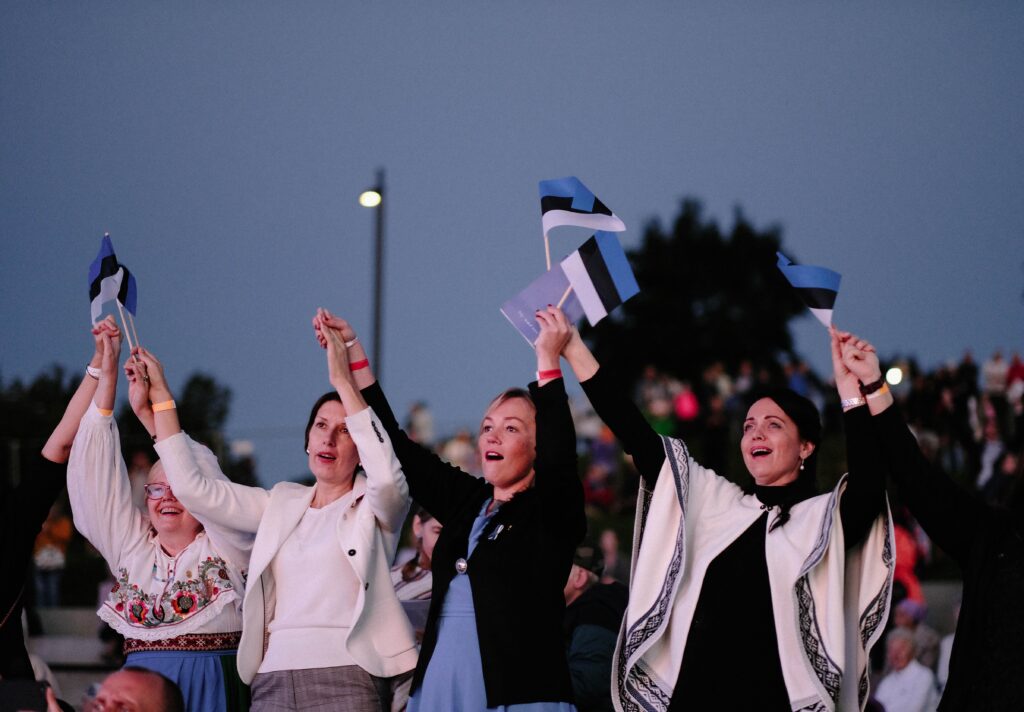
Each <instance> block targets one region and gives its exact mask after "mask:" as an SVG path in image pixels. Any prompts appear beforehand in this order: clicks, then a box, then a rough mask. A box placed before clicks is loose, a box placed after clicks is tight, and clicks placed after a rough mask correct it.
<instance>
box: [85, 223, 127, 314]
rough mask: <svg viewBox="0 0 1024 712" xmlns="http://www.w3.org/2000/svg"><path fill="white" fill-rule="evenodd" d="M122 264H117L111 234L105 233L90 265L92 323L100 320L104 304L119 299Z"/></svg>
mask: <svg viewBox="0 0 1024 712" xmlns="http://www.w3.org/2000/svg"><path fill="white" fill-rule="evenodd" d="M121 278H122V272H121V266H120V265H118V264H117V255H115V254H114V245H113V244H112V243H111V242H110V235H104V236H103V241H102V242H101V243H100V251H99V253H98V254H97V255H96V259H94V260H93V261H92V264H91V265H89V300H90V301H91V303H92V306H91V309H92V325H93V326H96V323H97V322H98V321H99V320H100V315H101V314H102V313H103V305H104V304H106V303H107V302H109V301H110V300H111V299H117V296H118V294H119V292H120V291H121Z"/></svg>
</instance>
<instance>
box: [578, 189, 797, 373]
mask: <svg viewBox="0 0 1024 712" xmlns="http://www.w3.org/2000/svg"><path fill="white" fill-rule="evenodd" d="M781 245H782V236H781V230H780V229H779V228H778V227H769V228H767V229H765V230H757V229H755V228H754V227H753V226H752V225H751V224H750V223H749V222H748V221H747V220H746V218H745V217H744V216H743V214H742V212H741V211H740V210H738V209H737V211H736V213H735V219H734V224H733V227H732V230H731V231H730V232H729V234H724V233H723V232H722V231H721V230H720V229H719V227H718V224H717V223H716V222H714V221H713V220H709V219H705V218H704V216H703V215H702V207H701V204H700V203H699V202H698V201H696V200H693V199H687V200H684V201H683V203H682V209H681V211H680V214H679V216H678V217H677V218H676V220H675V223H674V224H673V226H672V230H671V232H668V233H666V232H665V231H664V230H663V229H662V227H661V225H660V224H659V223H658V222H657V221H653V222H651V223H650V224H648V226H647V227H646V229H645V230H644V235H643V241H642V243H641V246H640V247H639V248H638V249H635V250H631V251H628V252H627V254H628V256H629V258H630V262H631V263H632V265H633V270H634V272H635V274H636V278H637V281H638V282H639V284H640V289H641V291H640V294H638V295H636V296H635V297H633V298H632V299H631V300H630V301H628V302H626V304H625V305H624V306H623V307H622V308H621V309H620V310H619V312H617V313H616V314H615V315H613V317H611V318H608V319H605V320H604V321H602V322H601V323H600V324H598V325H597V327H593V328H587V329H585V330H584V335H585V336H586V337H587V339H588V340H589V341H590V342H591V344H592V346H593V348H594V351H595V354H596V355H597V357H598V358H599V359H600V361H601V363H602V364H605V365H608V366H611V367H612V368H615V369H617V370H618V371H619V372H621V373H623V374H625V375H626V376H627V377H628V378H629V380H630V381H631V382H632V381H635V380H636V378H637V377H638V376H639V374H640V372H641V370H642V369H643V367H644V366H646V365H653V366H655V367H656V368H657V369H658V370H660V371H663V372H665V373H669V374H672V375H674V376H677V377H680V378H691V379H694V378H696V377H697V375H698V374H700V373H701V372H702V371H703V369H704V368H706V367H707V366H708V365H710V364H712V363H714V362H716V361H721V362H722V363H723V364H724V365H725V366H726V368H728V369H730V370H733V371H734V370H735V369H736V367H737V366H738V364H739V363H740V362H741V361H743V360H745V359H749V360H750V361H752V362H753V363H754V364H755V365H771V364H775V363H777V361H778V357H779V355H780V354H782V353H792V346H793V340H792V337H791V335H790V333H789V327H788V323H789V320H790V319H791V318H792V317H793V316H795V315H797V314H800V313H802V312H803V310H804V307H803V305H802V304H801V303H800V301H799V299H798V298H797V297H796V295H795V294H794V292H793V289H792V288H791V287H790V286H789V283H788V282H787V281H786V279H785V278H784V277H783V276H782V275H781V273H780V272H779V271H778V269H776V266H775V264H776V262H777V257H776V254H775V253H776V252H777V251H778V250H780V249H781ZM789 256H790V257H791V258H794V259H795V256H794V255H789Z"/></svg>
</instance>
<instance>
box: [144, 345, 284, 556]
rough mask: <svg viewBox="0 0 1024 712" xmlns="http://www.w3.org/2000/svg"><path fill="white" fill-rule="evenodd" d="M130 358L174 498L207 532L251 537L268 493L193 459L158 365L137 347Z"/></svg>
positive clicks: (191, 447)
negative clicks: (144, 388)
mask: <svg viewBox="0 0 1024 712" xmlns="http://www.w3.org/2000/svg"><path fill="white" fill-rule="evenodd" d="M133 354H134V355H136V356H138V359H139V362H138V364H137V366H138V376H139V377H141V379H142V382H143V383H148V385H149V401H150V403H151V404H152V406H151V408H152V411H153V415H154V418H153V420H154V428H155V430H156V445H155V446H154V447H155V448H156V451H157V454H158V455H160V461H161V462H162V463H163V466H164V472H165V473H166V474H167V483H168V484H169V485H170V486H171V489H172V490H173V491H174V496H175V497H177V498H178V501H179V502H181V503H182V504H183V505H185V508H186V509H187V510H188V511H189V512H190V513H191V514H192V516H194V517H195V518H196V519H198V520H199V521H201V522H202V523H203V525H204V526H206V527H207V529H211V527H212V528H219V529H221V530H222V533H223V534H224V535H229V533H230V532H232V531H233V532H236V533H238V532H241V533H248V534H252V533H255V532H256V530H257V529H258V528H259V525H260V519H262V517H263V512H264V511H265V510H266V507H267V502H268V501H269V499H270V494H269V493H268V492H267V491H266V490H264V489H262V488H260V487H247V486H245V485H240V484H236V483H234V482H231V481H230V480H228V478H227V477H226V476H225V475H224V473H223V472H221V470H220V467H219V465H217V461H216V458H213V457H212V453H211V456H210V457H209V458H206V457H203V456H201V455H199V456H197V455H198V453H197V452H195V447H194V446H195V445H196V443H194V442H193V441H192V440H191V439H190V438H189V437H187V436H186V435H185V433H183V432H182V431H181V423H180V422H179V421H178V410H177V408H176V406H175V403H174V396H173V395H172V394H171V389H170V387H169V386H168V385H167V378H166V376H165V375H164V369H163V365H162V364H161V363H160V361H158V360H157V358H156V356H154V355H153V354H152V353H150V352H149V351H147V350H146V349H145V348H143V347H141V346H140V347H136V349H135V351H134V352H133ZM203 450H205V448H203ZM207 452H209V451H207ZM213 536H214V534H213V532H211V537H213Z"/></svg>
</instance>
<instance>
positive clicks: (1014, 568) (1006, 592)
mask: <svg viewBox="0 0 1024 712" xmlns="http://www.w3.org/2000/svg"><path fill="white" fill-rule="evenodd" d="M839 338H840V339H841V340H843V342H844V343H845V344H848V346H847V348H845V349H844V360H845V361H848V362H849V363H850V364H851V368H855V367H856V365H855V364H856V363H857V361H867V362H868V363H877V358H874V351H875V349H874V347H873V346H871V344H869V343H868V342H866V341H863V340H862V339H859V338H857V337H856V336H853V335H852V334H849V333H846V332H839ZM878 373H879V374H880V372H878ZM875 376H876V373H875V371H873V370H872V371H871V372H870V373H868V374H866V375H865V376H864V378H873V377H875ZM878 377H879V379H880V375H879V376H878ZM867 405H868V408H869V409H870V410H871V414H872V416H873V417H872V418H871V425H872V426H873V430H874V432H875V434H876V436H877V437H878V439H879V440H880V442H881V447H882V450H883V452H884V453H885V457H886V459H887V461H888V463H889V468H888V469H889V473H890V476H891V477H892V481H893V483H894V484H895V488H896V493H897V494H898V495H899V498H900V500H901V501H902V502H903V503H904V504H905V505H906V506H907V507H909V508H910V511H911V513H912V514H913V515H914V518H915V519H917V521H918V523H919V524H920V525H921V527H922V528H923V529H924V531H925V533H926V534H928V536H929V537H930V538H931V540H932V541H933V542H934V543H935V544H936V545H938V546H939V547H940V548H941V549H942V550H943V551H945V552H946V553H947V554H949V556H951V557H952V558H953V559H954V560H956V562H957V563H958V564H960V568H961V570H962V572H963V579H964V589H963V599H962V602H961V605H960V615H959V618H958V619H957V626H956V633H955V634H954V636H953V649H952V652H951V654H950V660H949V677H948V680H947V682H946V687H945V690H944V691H943V694H942V701H941V702H940V703H939V710H940V711H941V712H946V711H947V710H972V711H973V710H1020V709H1024V676H1022V675H1021V671H1022V670H1024V652H1022V648H1021V640H1024V615H1021V613H1020V605H1021V601H1024V488H1021V487H1018V488H1017V491H1016V493H1015V496H1014V497H1013V499H1012V500H1011V501H1010V504H1009V506H1008V507H1007V508H1005V509H1004V508H1000V507H995V506H992V505H989V504H986V503H984V502H983V501H981V499H979V498H978V496H977V495H975V494H972V493H969V492H967V491H966V490H964V489H962V488H961V487H959V486H958V485H957V484H956V483H954V482H953V480H952V479H950V477H949V475H947V474H946V473H945V472H943V471H942V470H941V469H940V468H938V467H935V466H934V465H932V464H931V463H930V462H928V460H927V459H925V457H924V455H922V454H921V449H920V448H919V447H918V445H917V441H916V440H915V439H914V436H913V434H912V433H911V432H910V430H909V429H908V428H907V424H906V422H905V421H904V419H903V417H902V415H901V414H900V412H899V408H896V407H893V399H892V395H891V394H890V393H889V392H888V388H887V387H882V388H880V389H879V390H877V391H875V393H874V394H872V395H869V396H868V397H867Z"/></svg>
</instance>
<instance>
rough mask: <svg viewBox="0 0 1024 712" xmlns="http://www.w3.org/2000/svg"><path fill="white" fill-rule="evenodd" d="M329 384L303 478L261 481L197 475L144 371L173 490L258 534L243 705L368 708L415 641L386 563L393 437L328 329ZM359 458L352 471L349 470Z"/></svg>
mask: <svg viewBox="0 0 1024 712" xmlns="http://www.w3.org/2000/svg"><path fill="white" fill-rule="evenodd" d="M325 335H326V338H327V364H328V370H329V376H330V383H331V385H332V386H333V387H334V389H335V391H334V392H329V393H326V394H324V395H323V396H321V398H320V399H319V400H318V401H317V402H316V404H315V405H314V406H313V410H312V412H311V413H310V418H309V422H308V424H307V426H306V452H307V453H308V462H309V467H310V470H311V471H312V473H313V475H314V477H315V478H316V484H315V486H313V487H306V486H302V485H298V484H295V483H292V482H282V483H279V484H278V485H276V486H275V487H274V488H273V489H272V490H270V491H267V490H264V489H261V488H259V487H246V486H243V485H238V484H234V483H230V482H225V481H222V480H213V479H211V478H204V477H202V476H201V474H200V472H199V468H198V467H197V464H196V462H195V460H194V457H193V454H192V451H191V449H190V448H188V447H187V439H186V437H185V435H184V433H182V432H181V428H180V426H179V423H178V418H177V413H176V411H175V409H174V406H173V401H172V400H171V393H170V390H169V388H168V387H167V381H166V379H165V378H164V374H163V368H162V366H161V365H160V363H159V362H158V361H157V360H156V358H155V357H154V356H153V355H152V354H150V353H149V352H147V351H145V350H144V349H140V350H139V357H140V358H141V360H142V363H143V370H144V372H145V373H147V374H148V375H149V377H150V378H151V379H152V387H151V395H152V398H153V399H154V401H158V402H160V403H162V404H163V405H160V406H154V408H157V409H158V412H157V414H156V429H157V444H156V449H157V452H158V453H159V454H160V456H161V459H162V461H163V463H164V467H165V468H166V471H167V476H168V481H169V482H170V483H171V486H172V487H174V490H175V494H176V495H177V496H178V497H179V498H180V499H181V501H182V502H183V503H184V504H185V505H186V506H187V507H188V508H189V509H190V510H191V511H192V512H194V513H195V514H196V515H197V516H203V517H206V518H208V519H210V520H212V521H215V522H217V523H218V524H220V525H221V526H229V527H232V528H234V529H236V530H238V531H240V532H248V533H255V534H256V541H255V543H254V545H253V554H252V562H251V567H250V570H249V576H248V584H247V588H246V593H245V603H244V607H243V616H244V625H243V629H242V640H241V642H240V643H239V649H238V671H239V674H240V675H241V678H242V680H244V681H245V682H249V683H251V685H252V709H253V710H254V711H256V710H287V709H294V710H305V709H346V710H356V711H360V710H366V711H367V712H371V711H372V712H379V710H380V709H381V707H382V706H384V707H386V706H387V698H388V697H389V696H390V687H391V685H392V680H391V679H390V678H394V677H396V676H399V675H402V674H404V673H407V672H409V671H411V670H412V668H413V667H414V666H415V665H416V643H415V639H414V637H413V632H412V629H411V627H410V626H409V622H408V620H407V619H406V616H405V614H404V613H403V611H402V607H401V604H400V603H399V602H398V598H397V597H396V596H395V591H394V589H393V588H392V586H391V577H390V572H389V563H390V561H391V559H392V558H393V556H394V553H395V549H396V547H397V544H398V538H399V535H400V531H401V527H402V522H403V520H404V519H405V515H406V513H407V512H408V511H409V491H408V488H407V486H406V483H405V477H404V476H403V474H402V469H401V466H400V465H399V463H398V460H397V459H396V458H395V455H394V452H393V451H392V449H391V443H390V441H389V440H388V437H387V434H386V432H385V431H384V429H383V427H382V426H381V425H380V424H379V420H378V419H377V417H376V416H375V415H374V413H373V411H372V410H371V409H370V408H368V407H367V406H366V403H365V402H364V401H363V399H362V397H361V396H360V395H359V392H358V391H357V390H356V389H355V387H354V386H353V384H352V381H351V373H350V370H349V362H348V357H347V353H346V347H345V344H344V343H343V342H342V341H341V340H340V338H339V336H338V334H337V332H334V331H332V330H327V331H326V332H325ZM360 464H361V465H362V468H363V469H362V470H360V469H359V466H360Z"/></svg>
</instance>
